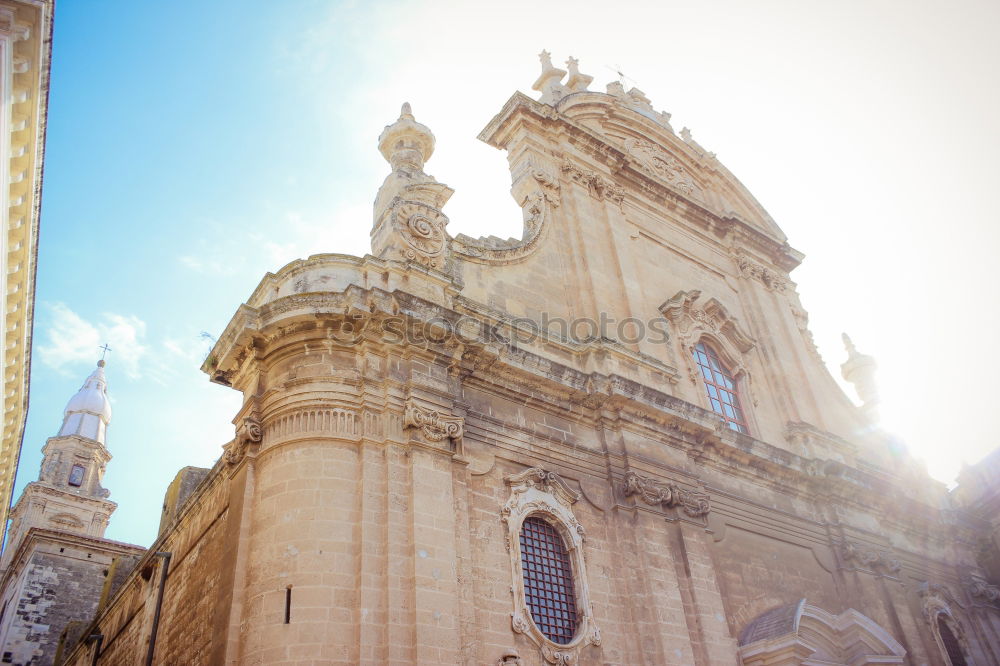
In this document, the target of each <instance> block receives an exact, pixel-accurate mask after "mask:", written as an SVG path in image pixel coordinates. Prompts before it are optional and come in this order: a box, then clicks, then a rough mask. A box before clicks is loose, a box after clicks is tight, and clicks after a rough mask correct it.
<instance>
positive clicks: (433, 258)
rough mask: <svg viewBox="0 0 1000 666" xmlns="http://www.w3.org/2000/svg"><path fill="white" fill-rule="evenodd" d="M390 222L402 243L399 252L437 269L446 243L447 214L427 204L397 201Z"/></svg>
mask: <svg viewBox="0 0 1000 666" xmlns="http://www.w3.org/2000/svg"><path fill="white" fill-rule="evenodd" d="M392 215H393V218H394V224H395V226H396V229H397V230H398V232H399V235H400V237H401V238H402V239H403V241H404V242H405V243H406V246H407V247H406V248H405V249H404V250H403V255H404V256H405V257H406V258H407V259H410V260H413V261H419V262H420V263H422V264H425V265H427V266H430V267H432V268H440V267H441V266H442V264H443V261H442V255H443V253H444V249H445V245H446V242H447V234H446V233H445V230H444V228H445V226H446V225H447V224H448V217H447V216H446V215H445V214H444V213H442V212H441V211H439V210H437V209H436V208H432V207H431V206H428V205H427V204H423V203H420V202H417V201H403V200H401V201H397V202H396V204H395V205H394V206H393V212H392Z"/></svg>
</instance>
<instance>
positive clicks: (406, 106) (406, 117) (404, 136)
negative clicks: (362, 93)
mask: <svg viewBox="0 0 1000 666" xmlns="http://www.w3.org/2000/svg"><path fill="white" fill-rule="evenodd" d="M378 149H379V152H381V153H382V157H384V158H385V159H386V161H387V162H389V164H390V165H391V166H392V170H393V171H394V172H403V173H405V174H408V175H410V176H418V175H423V171H424V163H426V162H427V160H429V159H430V158H431V155H432V154H433V153H434V134H433V133H432V132H431V131H430V129H428V128H427V127H426V126H425V125H421V124H420V123H418V122H417V121H416V119H414V117H413V108H412V107H411V106H410V103H409V102H404V103H403V106H402V108H401V109H400V110H399V118H398V119H397V120H396V122H394V123H393V124H391V125H387V126H386V128H385V129H384V130H382V134H381V135H379V138H378Z"/></svg>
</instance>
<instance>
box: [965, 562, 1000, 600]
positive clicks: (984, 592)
mask: <svg viewBox="0 0 1000 666" xmlns="http://www.w3.org/2000/svg"><path fill="white" fill-rule="evenodd" d="M962 582H963V583H965V589H966V590H968V592H969V596H971V597H972V598H973V599H975V600H976V601H980V602H986V603H991V604H992V603H996V602H997V601H1000V587H997V586H996V585H991V584H990V583H989V581H987V580H986V577H985V576H984V575H983V572H982V571H979V570H977V569H973V570H971V571H968V572H967V573H966V574H965V576H963V579H962Z"/></svg>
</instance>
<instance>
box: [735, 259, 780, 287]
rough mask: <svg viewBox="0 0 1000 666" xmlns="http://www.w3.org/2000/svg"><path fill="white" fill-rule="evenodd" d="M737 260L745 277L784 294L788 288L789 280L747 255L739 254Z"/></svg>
mask: <svg viewBox="0 0 1000 666" xmlns="http://www.w3.org/2000/svg"><path fill="white" fill-rule="evenodd" d="M735 259H736V265H737V266H738V267H739V269H740V274H741V275H742V276H743V277H745V278H747V279H750V280H756V281H758V282H760V283H761V284H762V285H764V286H765V287H767V288H768V289H769V290H771V291H777V292H782V291H784V290H785V288H786V287H788V280H787V279H786V278H785V277H784V276H782V275H780V274H779V273H778V272H777V271H773V270H771V269H770V268H768V267H766V266H764V265H763V264H760V263H758V262H756V261H754V260H753V259H751V258H750V257H749V256H747V254H746V253H744V252H738V253H737V254H736V257H735Z"/></svg>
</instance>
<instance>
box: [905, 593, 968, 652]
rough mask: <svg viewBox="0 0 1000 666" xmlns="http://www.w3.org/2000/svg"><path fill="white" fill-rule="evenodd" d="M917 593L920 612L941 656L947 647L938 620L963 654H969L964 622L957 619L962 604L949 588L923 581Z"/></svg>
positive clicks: (946, 650)
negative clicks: (946, 627)
mask: <svg viewBox="0 0 1000 666" xmlns="http://www.w3.org/2000/svg"><path fill="white" fill-rule="evenodd" d="M917 593H918V594H919V595H920V609H921V612H923V615H924V617H925V618H926V619H927V624H928V625H929V628H930V634H931V636H932V637H933V638H934V642H935V643H936V644H937V646H938V649H939V650H940V651H941V654H942V655H943V656H944V655H947V654H948V648H947V646H946V645H945V642H944V640H943V639H942V636H941V627H940V622H943V623H944V624H946V625H947V626H948V628H949V629H950V630H951V633H952V635H953V636H954V637H955V639H957V640H958V643H959V646H960V648H961V650H962V652H963V654H964V655H966V656H967V655H968V654H969V639H968V637H967V636H966V635H965V629H964V626H963V624H964V623H963V622H960V621H959V618H958V612H957V611H958V610H959V609H960V608H961V606H962V604H961V603H960V602H959V601H958V600H957V599H956V598H955V595H954V594H952V592H951V589H949V588H948V586H946V585H942V584H940V583H932V582H930V581H924V582H923V583H921V584H920V587H918V588H917ZM945 663H949V662H945ZM968 663H971V662H968Z"/></svg>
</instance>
